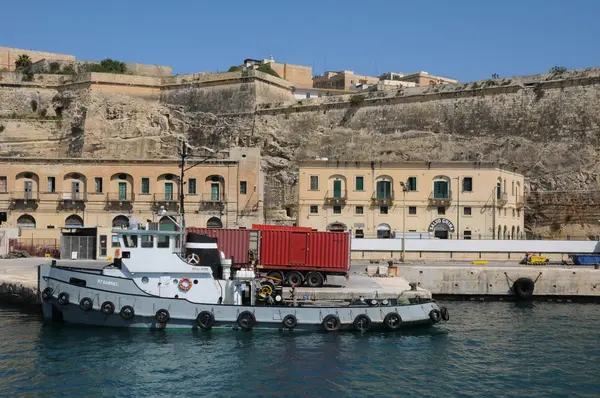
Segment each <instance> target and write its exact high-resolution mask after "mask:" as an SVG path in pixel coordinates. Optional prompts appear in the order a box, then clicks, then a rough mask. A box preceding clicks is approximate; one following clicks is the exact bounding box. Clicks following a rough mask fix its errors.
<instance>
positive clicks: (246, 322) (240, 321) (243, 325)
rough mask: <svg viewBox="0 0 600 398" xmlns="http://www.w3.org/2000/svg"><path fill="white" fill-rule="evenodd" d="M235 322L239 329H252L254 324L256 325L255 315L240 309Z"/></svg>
mask: <svg viewBox="0 0 600 398" xmlns="http://www.w3.org/2000/svg"><path fill="white" fill-rule="evenodd" d="M236 323H237V325H238V326H239V327H240V329H243V330H252V328H253V327H254V325H256V317H255V316H254V314H253V313H251V312H250V311H242V312H241V313H240V314H239V315H238V317H237V321H236Z"/></svg>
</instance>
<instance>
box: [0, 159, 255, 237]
mask: <svg viewBox="0 0 600 398" xmlns="http://www.w3.org/2000/svg"><path fill="white" fill-rule="evenodd" d="M195 163H197V161H195V160H194V159H191V158H190V159H188V161H187V165H186V168H187V167H190V166H192V165H194V164H195ZM0 164H1V166H0V170H1V171H0V217H2V218H0V219H5V220H6V221H5V222H2V226H3V227H4V226H6V227H9V228H10V227H17V228H19V229H20V231H21V232H22V233H21V236H26V237H30V238H36V237H43V238H55V239H57V238H58V237H60V229H61V228H65V227H67V228H81V227H95V228H98V229H105V230H106V229H108V230H109V229H110V228H119V227H123V226H127V225H129V223H130V222H133V221H132V220H135V222H137V223H140V224H145V223H146V222H157V223H159V225H160V227H161V228H162V229H165V228H167V229H173V228H175V225H174V224H173V222H172V221H170V220H169V219H168V218H167V217H162V218H161V217H159V216H158V214H157V213H158V210H160V208H161V207H164V209H165V210H167V211H170V212H179V211H180V202H179V192H180V191H179V189H180V182H179V175H180V167H179V162H178V160H177V159H171V160H112V159H74V158H71V159H37V158H36V159H33V158H31V159H27V158H12V159H7V158H3V159H0ZM263 184H264V181H263V175H262V172H261V156H260V150H259V149H258V148H231V149H230V150H229V154H228V156H227V158H218V159H210V160H208V161H206V162H205V163H202V164H199V165H198V166H196V167H192V168H190V169H189V170H187V171H186V172H185V177H184V184H183V190H184V199H185V214H186V225H187V226H190V227H192V226H195V227H214V228H227V227H229V228H235V227H250V226H251V224H252V223H256V222H262V221H263V220H264V215H263V199H262V198H263V189H262V187H263Z"/></svg>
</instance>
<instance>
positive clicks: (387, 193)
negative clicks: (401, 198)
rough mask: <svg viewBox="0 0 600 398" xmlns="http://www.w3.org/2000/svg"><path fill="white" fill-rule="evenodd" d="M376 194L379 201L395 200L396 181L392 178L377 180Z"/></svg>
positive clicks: (386, 177) (381, 177)
mask: <svg viewBox="0 0 600 398" xmlns="http://www.w3.org/2000/svg"><path fill="white" fill-rule="evenodd" d="M375 186H376V189H377V191H376V192H375V194H376V197H377V199H380V200H392V199H394V180H393V179H392V177H390V176H379V177H377V178H376V179H375Z"/></svg>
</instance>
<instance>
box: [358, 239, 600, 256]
mask: <svg viewBox="0 0 600 398" xmlns="http://www.w3.org/2000/svg"><path fill="white" fill-rule="evenodd" d="M402 240H403V239H352V251H355V252H373V251H375V252H401V251H402ZM406 251H407V252H455V253H459V252H467V253H469V252H470V253H527V252H533V253H600V242H599V241H595V240H579V241H577V240H458V239H456V240H452V239H406Z"/></svg>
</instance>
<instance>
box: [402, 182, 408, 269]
mask: <svg viewBox="0 0 600 398" xmlns="http://www.w3.org/2000/svg"><path fill="white" fill-rule="evenodd" d="M400 186H401V187H402V257H401V259H400V260H401V261H402V262H404V260H405V258H406V189H407V187H406V184H405V183H404V181H400Z"/></svg>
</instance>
